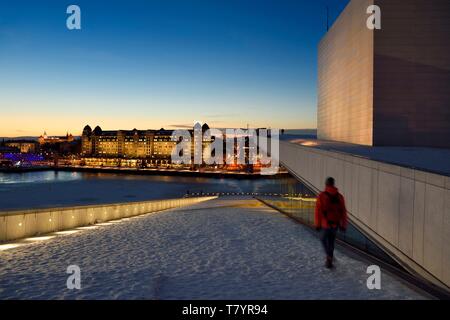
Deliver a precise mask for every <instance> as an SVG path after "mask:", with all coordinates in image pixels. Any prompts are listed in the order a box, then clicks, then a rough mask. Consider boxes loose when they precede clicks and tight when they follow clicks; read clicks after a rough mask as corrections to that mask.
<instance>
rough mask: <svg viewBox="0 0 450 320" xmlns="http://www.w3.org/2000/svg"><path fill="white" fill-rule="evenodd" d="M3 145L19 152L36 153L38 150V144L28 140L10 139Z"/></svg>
mask: <svg viewBox="0 0 450 320" xmlns="http://www.w3.org/2000/svg"><path fill="white" fill-rule="evenodd" d="M4 145H5V147H8V148H11V150H14V149H15V150H16V151H17V152H20V153H36V152H37V151H38V150H39V144H38V143H37V142H36V141H30V140H11V141H6V142H5V144H4Z"/></svg>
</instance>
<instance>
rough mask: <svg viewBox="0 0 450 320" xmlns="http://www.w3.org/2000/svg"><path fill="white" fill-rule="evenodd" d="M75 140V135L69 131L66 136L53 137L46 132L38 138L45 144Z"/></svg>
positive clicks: (41, 143)
mask: <svg viewBox="0 0 450 320" xmlns="http://www.w3.org/2000/svg"><path fill="white" fill-rule="evenodd" d="M73 141H74V137H73V135H72V134H71V133H70V134H69V133H67V134H66V135H65V136H63V137H51V136H48V135H47V132H44V134H42V135H41V136H40V137H39V138H38V142H39V144H40V145H43V144H56V143H65V142H73Z"/></svg>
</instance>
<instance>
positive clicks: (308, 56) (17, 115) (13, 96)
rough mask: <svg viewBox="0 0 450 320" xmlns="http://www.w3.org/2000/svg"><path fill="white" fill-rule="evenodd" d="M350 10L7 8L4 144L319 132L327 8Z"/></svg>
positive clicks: (312, 4)
mask: <svg viewBox="0 0 450 320" xmlns="http://www.w3.org/2000/svg"><path fill="white" fill-rule="evenodd" d="M347 2H348V0H318V1H311V0H308V1H303V0H295V1H285V0H273V1H272V0H169V1H168V0H164V1H163V0H158V1H156V0H147V1H143V0H142V1H138V0H128V1H93V0H89V1H85V0H76V1H73V2H70V3H69V2H67V1H59V0H58V1H55V0H40V1H21V0H17V1H5V0H0V110H1V126H0V136H9V137H13V136H29V135H39V134H41V133H42V132H43V131H44V130H45V131H47V133H48V134H49V135H62V134H65V133H66V132H71V133H73V134H76V135H78V134H80V132H81V130H82V128H83V127H84V125H86V124H90V125H91V126H92V127H94V126H95V125H97V124H99V125H100V126H101V127H102V128H103V129H132V128H139V129H150V128H153V129H158V128H161V127H165V128H173V127H178V126H186V125H192V124H193V123H194V121H202V122H208V124H210V126H213V127H244V126H246V125H247V124H249V125H250V126H252V127H278V128H285V129H289V128H290V129H298V128H314V127H315V126H316V100H317V98H316V93H317V89H316V82H317V76H316V71H317V66H316V64H317V45H318V42H319V40H320V39H321V37H322V36H323V35H324V34H325V31H326V22H325V21H326V18H325V17H326V9H325V8H326V5H328V6H329V7H330V13H331V20H334V18H335V17H336V16H337V15H338V14H339V13H340V12H341V10H342V9H343V8H344V6H345V5H346V3H347ZM70 4H77V5H79V6H80V7H81V13H82V17H81V23H82V30H73V31H70V30H68V29H67V28H66V19H67V17H68V15H67V14H66V8H67V6H68V5H70Z"/></svg>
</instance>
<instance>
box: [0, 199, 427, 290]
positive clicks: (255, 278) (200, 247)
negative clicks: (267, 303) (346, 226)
mask: <svg viewBox="0 0 450 320" xmlns="http://www.w3.org/2000/svg"><path fill="white" fill-rule="evenodd" d="M336 258H337V262H336V269H334V270H327V269H325V268H324V267H323V262H324V261H323V253H322V249H321V246H320V242H319V240H318V239H317V238H316V237H315V236H314V235H312V234H311V232H310V231H309V230H307V229H306V228H305V227H303V226H301V225H299V224H297V223H295V222H293V221H292V220H290V219H289V218H286V217H285V216H283V215H282V214H280V213H278V212H276V211H274V210H272V209H270V208H268V207H265V206H263V205H262V204H260V203H259V202H257V201H256V200H250V199H247V200H222V199H217V200H212V201H208V202H205V203H201V204H197V205H195V206H191V207H185V208H179V209H174V210H168V211H164V212H159V213H153V214H148V215H144V216H140V217H137V218H133V219H127V220H124V221H121V222H118V223H114V224H111V225H105V226H99V227H98V228H96V229H94V230H83V231H80V232H79V233H76V234H71V235H64V236H58V237H56V238H53V239H51V240H48V241H44V242H36V243H33V244H29V245H23V246H20V247H17V248H14V249H10V250H6V251H0V299H12V298H19V299H142V298H145V299H421V298H425V296H423V295H421V294H420V293H418V292H416V291H413V290H412V289H411V288H409V287H408V286H407V285H406V284H405V283H403V282H401V281H400V280H397V279H396V278H394V277H393V276H391V275H389V274H387V273H386V272H383V271H382V283H381V285H382V289H381V290H372V291H371V290H368V289H367V287H366V279H367V277H368V275H367V274H366V268H367V265H368V263H367V262H364V261H363V260H357V259H355V258H352V257H350V256H347V255H346V254H345V253H344V251H343V250H340V249H338V250H337V252H336ZM69 265H78V266H79V267H80V268H81V286H82V288H81V290H68V289H67V288H66V280H67V277H68V276H69V275H68V274H66V268H67V266H69Z"/></svg>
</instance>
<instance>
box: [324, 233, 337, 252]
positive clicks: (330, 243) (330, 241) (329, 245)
mask: <svg viewBox="0 0 450 320" xmlns="http://www.w3.org/2000/svg"><path fill="white" fill-rule="evenodd" d="M336 233H337V228H326V229H323V230H322V236H321V240H322V245H323V248H324V249H325V253H326V254H327V257H333V252H334V242H335V241H336Z"/></svg>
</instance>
